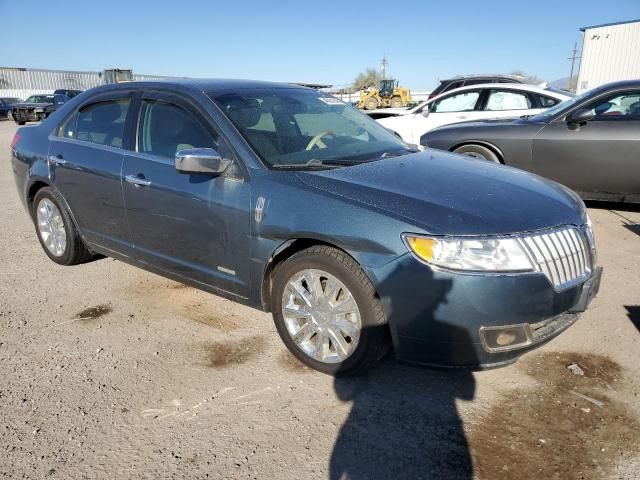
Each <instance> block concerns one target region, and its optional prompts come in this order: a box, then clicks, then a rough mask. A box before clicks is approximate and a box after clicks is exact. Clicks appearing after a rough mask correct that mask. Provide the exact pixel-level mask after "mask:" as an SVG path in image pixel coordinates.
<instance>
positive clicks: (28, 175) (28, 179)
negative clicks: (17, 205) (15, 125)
mask: <svg viewBox="0 0 640 480" xmlns="http://www.w3.org/2000/svg"><path fill="white" fill-rule="evenodd" d="M17 135H19V136H20V139H19V140H18V142H17V143H16V145H15V146H14V147H13V148H12V149H11V166H12V169H13V175H14V179H15V182H16V187H17V189H18V194H19V195H20V200H21V201H22V204H23V205H24V207H25V209H27V211H29V205H28V198H29V190H30V189H31V187H32V186H33V185H34V184H35V183H37V182H43V183H46V184H47V185H49V184H50V181H49V164H48V161H47V155H48V152H49V139H48V132H47V131H46V130H45V129H43V128H42V125H37V126H30V127H22V128H20V129H18V131H17Z"/></svg>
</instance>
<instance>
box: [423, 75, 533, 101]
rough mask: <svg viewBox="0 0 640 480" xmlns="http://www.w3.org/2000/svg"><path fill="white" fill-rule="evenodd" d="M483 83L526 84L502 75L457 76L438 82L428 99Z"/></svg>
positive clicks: (518, 78)
mask: <svg viewBox="0 0 640 480" xmlns="http://www.w3.org/2000/svg"><path fill="white" fill-rule="evenodd" d="M485 83H526V82H525V79H524V77H522V76H520V75H502V74H480V75H458V76H456V77H452V78H448V79H447V80H440V85H438V86H437V87H436V88H435V89H434V90H433V91H432V92H431V93H430V94H429V98H435V97H437V96H438V95H442V94H443V93H445V92H448V91H451V90H455V89H456V88H461V87H469V86H471V85H481V84H485Z"/></svg>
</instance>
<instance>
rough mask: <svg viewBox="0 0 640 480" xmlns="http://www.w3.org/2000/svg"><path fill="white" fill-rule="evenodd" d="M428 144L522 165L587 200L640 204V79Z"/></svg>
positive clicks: (431, 137) (425, 140) (464, 128)
mask: <svg viewBox="0 0 640 480" xmlns="http://www.w3.org/2000/svg"><path fill="white" fill-rule="evenodd" d="M420 143H421V144H422V145H424V146H428V147H430V148H437V149H441V150H449V151H452V152H457V153H462V154H465V155H470V156H473V157H478V158H483V159H486V160H492V161H494V162H499V163H504V164H506V165H510V166H514V167H518V168H522V169H524V170H528V171H530V172H534V173H537V174H539V175H542V176H544V177H546V178H550V179H552V180H555V181H557V182H560V183H562V184H564V185H567V186H568V187H570V188H572V189H574V190H576V191H577V192H578V193H579V194H580V195H581V196H582V197H583V198H585V199H591V200H608V201H623V202H633V203H638V202H640V80H633V81H624V82H615V83H610V84H608V85H603V86H601V87H598V88H595V89H593V90H590V91H588V92H585V93H583V94H582V95H579V96H577V97H574V98H572V99H570V100H567V101H565V102H563V103H560V104H558V105H556V106H555V107H552V108H550V109H549V110H547V111H545V112H544V113H541V114H539V115H535V116H533V117H530V118H521V119H517V120H493V121H491V120H490V121H483V122H468V123H459V124H456V125H451V126H446V127H441V128H438V129H435V130H431V131H429V132H427V133H425V134H424V135H423V136H422V137H421V139H420Z"/></svg>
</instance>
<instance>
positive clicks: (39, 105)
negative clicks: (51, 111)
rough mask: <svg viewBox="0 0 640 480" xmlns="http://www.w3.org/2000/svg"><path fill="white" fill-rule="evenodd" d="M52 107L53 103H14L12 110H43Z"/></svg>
mask: <svg viewBox="0 0 640 480" xmlns="http://www.w3.org/2000/svg"><path fill="white" fill-rule="evenodd" d="M51 105H53V103H25V102H23V103H14V104H12V105H11V106H12V107H13V108H44V107H48V106H51Z"/></svg>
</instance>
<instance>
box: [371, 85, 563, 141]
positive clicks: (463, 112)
mask: <svg viewBox="0 0 640 480" xmlns="http://www.w3.org/2000/svg"><path fill="white" fill-rule="evenodd" d="M568 98H571V94H570V93H566V92H560V91H559V90H555V89H554V90H551V89H547V88H541V87H537V86H535V85H524V84H519V83H513V84H508V83H505V84H498V83H490V84H482V85H472V86H469V87H462V88H458V89H456V90H453V91H451V92H448V93H444V94H442V95H440V96H438V97H435V98H432V99H431V100H427V101H426V102H423V103H421V104H420V105H418V106H417V107H415V108H413V109H412V110H410V111H409V112H408V114H405V115H399V116H395V117H387V118H382V119H377V121H378V122H379V123H380V124H381V125H383V126H384V127H386V128H388V129H389V130H391V131H393V132H394V133H396V135H398V136H399V137H400V138H402V139H403V140H404V141H405V142H408V143H411V144H416V145H417V144H418V143H420V136H421V135H422V134H423V133H425V132H428V131H429V130H431V129H433V128H436V127H440V126H442V125H449V124H452V123H460V122H467V121H470V120H482V119H490V118H514V117H520V116H523V115H534V114H536V113H540V112H542V111H544V110H545V109H547V108H549V107H552V106H554V105H557V104H558V103H560V102H562V101H564V100H567V99H568Z"/></svg>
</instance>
